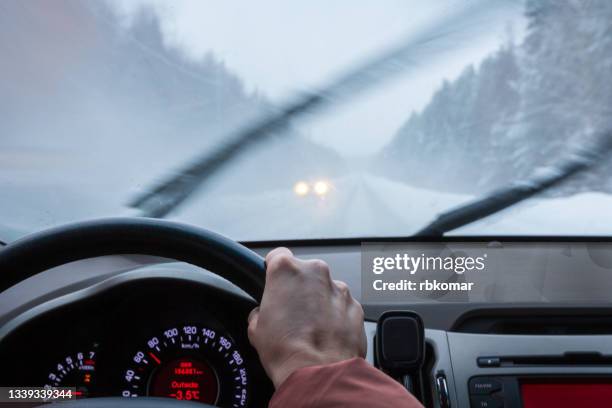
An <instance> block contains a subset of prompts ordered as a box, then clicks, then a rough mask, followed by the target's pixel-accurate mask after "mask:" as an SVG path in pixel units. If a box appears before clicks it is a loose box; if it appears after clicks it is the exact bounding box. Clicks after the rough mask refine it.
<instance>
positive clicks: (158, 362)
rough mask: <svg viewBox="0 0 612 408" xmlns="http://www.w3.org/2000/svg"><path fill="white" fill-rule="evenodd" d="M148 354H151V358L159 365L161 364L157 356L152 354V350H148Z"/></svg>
mask: <svg viewBox="0 0 612 408" xmlns="http://www.w3.org/2000/svg"><path fill="white" fill-rule="evenodd" d="M149 355H150V356H151V358H152V359H153V360H155V362H156V363H157V364H158V365H159V364H161V360H160V359H159V358H157V356H156V355H155V354H153V352H151V351H149Z"/></svg>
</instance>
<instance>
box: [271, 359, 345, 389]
mask: <svg viewBox="0 0 612 408" xmlns="http://www.w3.org/2000/svg"><path fill="white" fill-rule="evenodd" d="M353 357H356V356H352V355H351V356H349V355H346V353H316V352H313V353H303V352H302V353H296V354H293V355H292V356H290V357H288V358H286V359H284V360H283V361H282V362H280V363H279V364H276V365H274V366H273V367H270V369H269V373H268V375H269V376H270V379H271V380H272V383H273V384H274V388H275V389H278V388H279V387H280V386H281V385H282V384H283V383H284V382H285V380H287V378H289V377H290V376H291V374H293V373H294V372H296V371H298V370H299V369H301V368H306V367H313V366H321V365H327V364H333V363H337V362H340V361H344V360H349V359H351V358H353Z"/></svg>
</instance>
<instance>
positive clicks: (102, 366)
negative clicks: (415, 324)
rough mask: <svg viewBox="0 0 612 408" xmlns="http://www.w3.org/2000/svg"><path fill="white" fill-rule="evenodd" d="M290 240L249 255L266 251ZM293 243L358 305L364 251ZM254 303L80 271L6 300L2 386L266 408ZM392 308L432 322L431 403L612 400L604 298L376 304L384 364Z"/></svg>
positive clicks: (214, 284) (136, 267) (143, 265)
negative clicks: (383, 320) (250, 329)
mask: <svg viewBox="0 0 612 408" xmlns="http://www.w3.org/2000/svg"><path fill="white" fill-rule="evenodd" d="M279 244H283V243H273V244H267V243H261V244H257V245H252V246H251V248H252V249H253V250H255V251H256V252H258V253H260V254H265V253H266V252H267V251H268V250H269V249H270V248H271V247H273V246H276V245H279ZM286 244H288V246H289V247H290V248H291V249H292V250H293V251H294V253H295V254H296V255H297V256H300V257H302V258H320V259H324V260H325V261H326V262H328V263H329V264H330V266H331V269H332V271H333V274H334V278H336V279H340V280H344V281H346V282H347V284H348V285H349V287H350V289H351V292H352V293H353V295H354V296H355V297H357V298H360V295H361V279H360V273H359V268H360V263H361V247H360V245H359V244H358V243H351V242H347V243H334V244H325V245H315V244H308V243H302V244H297V243H286ZM362 300H363V299H362ZM254 306H255V302H254V301H253V300H252V298H251V297H249V296H248V295H247V294H246V293H245V292H243V291H242V290H240V289H238V288H237V287H236V286H234V285H232V284H231V283H229V282H228V281H226V280H224V279H221V278H219V277H218V276H216V275H213V274H211V273H209V272H208V271H206V270H203V269H200V268H198V267H195V266H192V265H189V264H185V263H180V262H174V261H171V260H168V259H164V258H156V257H150V256H135V255H114V256H104V257H98V258H91V259H85V260H81V261H76V262H72V263H69V264H66V265H63V266H61V267H56V268H53V269H50V270H48V271H46V272H44V273H42V274H39V275H36V276H33V277H31V278H29V279H27V280H26V281H23V282H21V283H19V284H18V285H16V286H14V287H12V288H10V289H9V290H7V291H5V292H4V293H3V296H2V297H0V311H1V313H0V361H2V364H3V370H0V384H3V385H7V386H10V385H14V386H23V385H30V386H41V387H43V386H58V385H62V384H70V385H76V391H77V392H78V393H79V395H80V396H81V397H96V396H119V397H127V398H138V397H140V396H144V395H147V396H161V397H169V398H175V399H184V400H190V401H200V402H206V403H209V404H213V405H217V406H221V407H263V406H266V405H267V403H268V402H269V399H270V398H271V395H272V393H273V387H272V385H271V383H270V382H269V380H268V378H267V376H266V374H265V371H264V370H263V368H262V367H261V365H260V363H259V361H258V358H257V355H256V353H255V351H254V350H253V349H252V347H251V346H250V344H249V341H248V338H247V335H246V333H247V316H248V313H249V312H250V310H251V309H252V308H253V307H254ZM388 310H413V311H417V312H418V313H419V314H420V315H421V316H422V318H423V321H424V323H425V340H426V352H425V355H426V358H425V364H424V366H423V367H422V369H421V371H420V373H419V378H418V381H417V384H418V388H419V390H418V393H419V394H420V398H421V400H422V401H423V403H424V405H425V406H428V407H439V408H448V407H483V408H490V407H496V406H499V407H501V406H504V407H519V408H520V407H523V408H526V407H530V406H537V405H527V403H526V402H525V401H526V400H525V399H524V396H521V395H522V394H521V392H523V391H522V390H523V388H524V389H525V390H528V392H529V393H530V394H525V395H529V396H530V397H529V398H531V400H533V401H541V399H542V398H549V397H550V395H551V394H550V393H549V394H546V393H544V394H542V393H541V392H540V391H538V390H541V389H544V390H546V389H548V388H546V387H549V388H550V387H561V388H562V389H563V390H571V389H572V387H574V388H576V390H577V391H576V392H577V393H578V392H582V391H584V390H587V389H597V390H599V391H597V392H599V393H604V394H605V393H609V392H612V386H611V385H610V384H611V382H610V379H611V378H612V318H611V317H610V316H612V310H611V309H610V307H609V305H606V304H602V302H597V303H593V304H588V303H573V304H567V303H564V304H563V303H552V302H548V303H544V302H541V303H533V304H527V303H512V302H505V303H502V302H500V303H488V304H487V303H474V302H472V303H459V302H456V303H452V302H423V301H415V302H405V303H401V304H399V303H396V304H380V303H379V304H370V303H367V302H366V303H364V311H365V315H366V322H365V331H366V334H367V337H368V354H367V360H368V362H370V363H371V364H374V365H376V364H377V361H376V357H375V344H376V340H375V334H376V329H377V324H376V321H377V320H378V318H379V316H380V315H381V314H382V313H384V312H385V311H388ZM406 344H408V343H406ZM555 379H557V380H558V381H557V382H556V383H555V382H554V381H553V380H555ZM551 381H553V383H551ZM588 387H590V388H588ZM593 387H595V388H593ZM525 392H527V391H525ZM538 392H540V393H539V394H538ZM604 394H598V395H604ZM542 395H544V397H543V396H542ZM547 395H548V396H547ZM576 395H577V394H576ZM538 398H539V400H538ZM566 399H567V401H570V400H571V399H570V398H569V397H568V398H566ZM540 406H542V405H541V404H540Z"/></svg>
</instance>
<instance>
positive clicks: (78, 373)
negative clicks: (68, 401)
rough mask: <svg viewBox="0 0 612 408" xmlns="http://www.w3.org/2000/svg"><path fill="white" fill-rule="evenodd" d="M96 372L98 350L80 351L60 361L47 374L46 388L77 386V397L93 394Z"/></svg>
mask: <svg viewBox="0 0 612 408" xmlns="http://www.w3.org/2000/svg"><path fill="white" fill-rule="evenodd" d="M95 373H96V352H95V351H94V350H89V351H79V352H76V353H75V354H72V355H69V356H66V357H65V358H63V359H62V360H61V361H58V362H57V364H56V365H55V367H53V369H52V370H51V372H50V373H49V374H48V376H47V384H46V385H45V388H55V387H75V388H76V392H75V394H76V396H77V398H85V397H88V396H91V388H92V385H93V383H94V377H95Z"/></svg>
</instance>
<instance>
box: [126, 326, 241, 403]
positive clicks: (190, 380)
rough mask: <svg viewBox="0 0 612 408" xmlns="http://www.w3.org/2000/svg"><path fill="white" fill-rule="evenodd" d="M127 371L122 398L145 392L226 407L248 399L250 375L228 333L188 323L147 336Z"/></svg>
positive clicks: (136, 395) (146, 393) (145, 393)
mask: <svg viewBox="0 0 612 408" xmlns="http://www.w3.org/2000/svg"><path fill="white" fill-rule="evenodd" d="M131 360H132V361H131V364H130V365H129V366H128V368H127V369H126V370H125V372H124V378H123V383H124V388H123V391H122V395H123V396H124V397H138V396H141V395H148V396H155V397H167V398H174V399H178V400H187V401H199V402H203V403H206V404H216V405H219V406H227V407H244V406H246V404H247V388H248V387H247V386H248V374H247V369H246V367H245V364H244V361H243V358H242V355H241V353H240V351H239V350H238V349H237V348H236V346H235V344H234V342H233V341H232V340H231V338H230V337H229V336H228V335H224V334H222V333H219V332H218V331H216V330H213V329H210V328H207V327H199V326H196V325H184V326H177V327H169V328H167V329H166V330H163V332H162V333H160V334H159V335H158V336H154V337H151V338H149V339H148V340H146V342H145V344H144V347H143V348H142V349H140V350H137V351H136V352H135V353H134V354H133V356H132V358H131Z"/></svg>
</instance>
